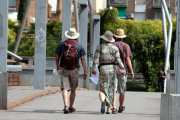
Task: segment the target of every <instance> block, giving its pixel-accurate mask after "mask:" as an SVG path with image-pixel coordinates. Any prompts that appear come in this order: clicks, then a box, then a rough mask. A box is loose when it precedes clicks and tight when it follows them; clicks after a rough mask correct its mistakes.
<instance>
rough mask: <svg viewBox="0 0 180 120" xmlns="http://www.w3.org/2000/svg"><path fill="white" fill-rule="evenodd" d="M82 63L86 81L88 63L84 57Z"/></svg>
mask: <svg viewBox="0 0 180 120" xmlns="http://www.w3.org/2000/svg"><path fill="white" fill-rule="evenodd" d="M81 63H82V66H83V69H84V80H86V78H87V72H86V61H85V58H84V56H82V57H81Z"/></svg>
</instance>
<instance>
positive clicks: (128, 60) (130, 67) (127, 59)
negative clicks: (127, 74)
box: [126, 57, 134, 79]
mask: <svg viewBox="0 0 180 120" xmlns="http://www.w3.org/2000/svg"><path fill="white" fill-rule="evenodd" d="M126 63H127V65H128V67H129V69H130V71H131V79H134V72H133V69H132V64H131V59H130V58H129V57H126Z"/></svg>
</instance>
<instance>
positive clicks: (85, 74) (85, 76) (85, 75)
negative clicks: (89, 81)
mask: <svg viewBox="0 0 180 120" xmlns="http://www.w3.org/2000/svg"><path fill="white" fill-rule="evenodd" d="M86 78H87V73H86V72H84V80H86Z"/></svg>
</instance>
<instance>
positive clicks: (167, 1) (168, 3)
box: [153, 0, 170, 6]
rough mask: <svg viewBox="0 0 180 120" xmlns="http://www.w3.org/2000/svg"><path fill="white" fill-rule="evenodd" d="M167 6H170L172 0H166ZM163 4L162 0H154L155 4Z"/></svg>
mask: <svg viewBox="0 0 180 120" xmlns="http://www.w3.org/2000/svg"><path fill="white" fill-rule="evenodd" d="M165 1H166V4H167V6H170V0H165ZM161 5H162V0H153V6H161Z"/></svg>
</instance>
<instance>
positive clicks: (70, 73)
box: [60, 68, 79, 91]
mask: <svg viewBox="0 0 180 120" xmlns="http://www.w3.org/2000/svg"><path fill="white" fill-rule="evenodd" d="M60 76H61V90H62V91H64V90H68V91H70V90H72V91H75V90H76V88H77V87H78V76H79V69H77V68H76V69H74V70H66V69H63V68H61V72H60Z"/></svg>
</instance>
